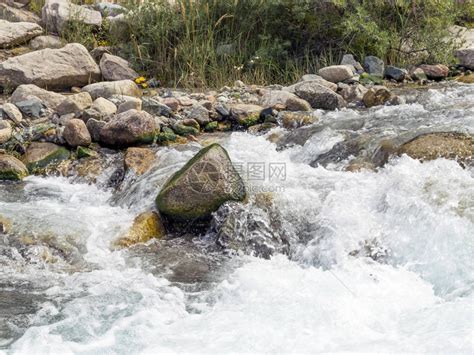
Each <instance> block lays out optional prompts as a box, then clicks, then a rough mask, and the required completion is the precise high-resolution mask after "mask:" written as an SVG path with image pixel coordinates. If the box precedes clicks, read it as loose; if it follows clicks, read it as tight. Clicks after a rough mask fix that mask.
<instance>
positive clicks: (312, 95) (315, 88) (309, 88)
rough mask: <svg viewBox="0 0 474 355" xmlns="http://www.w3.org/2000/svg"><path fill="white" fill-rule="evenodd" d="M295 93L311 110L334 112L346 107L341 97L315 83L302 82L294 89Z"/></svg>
mask: <svg viewBox="0 0 474 355" xmlns="http://www.w3.org/2000/svg"><path fill="white" fill-rule="evenodd" d="M295 92H296V95H298V96H299V97H300V98H302V99H303V100H306V101H308V102H309V104H310V105H311V107H313V108H321V109H325V110H335V109H337V108H342V107H344V106H345V105H346V102H345V101H344V99H343V98H342V96H340V95H338V94H336V93H335V92H334V91H332V90H331V89H328V88H327V87H324V86H322V85H320V84H318V83H317V82H316V81H306V82H302V83H301V84H300V85H298V86H297V87H296V90H295Z"/></svg>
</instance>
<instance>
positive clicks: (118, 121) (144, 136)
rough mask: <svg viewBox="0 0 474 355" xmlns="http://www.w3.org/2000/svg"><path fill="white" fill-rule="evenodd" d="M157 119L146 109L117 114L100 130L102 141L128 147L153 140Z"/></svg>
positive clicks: (111, 144)
mask: <svg viewBox="0 0 474 355" xmlns="http://www.w3.org/2000/svg"><path fill="white" fill-rule="evenodd" d="M155 130H156V127H155V119H154V118H153V116H152V115H150V114H149V113H147V112H145V111H137V110H128V111H126V112H122V113H120V114H118V115H115V117H113V118H112V119H111V120H110V121H109V122H107V123H106V124H105V125H104V126H103V127H102V129H101V130H100V142H102V143H104V144H106V145H109V146H118V147H127V146H131V145H135V144H141V143H142V144H144V143H151V142H153V139H154V136H155Z"/></svg>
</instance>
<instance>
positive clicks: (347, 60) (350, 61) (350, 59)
mask: <svg viewBox="0 0 474 355" xmlns="http://www.w3.org/2000/svg"><path fill="white" fill-rule="evenodd" d="M341 65H352V66H353V67H354V69H355V70H356V72H357V73H358V74H361V73H363V72H364V68H362V65H361V64H360V63H359V62H358V61H356V60H355V59H354V56H353V55H352V54H344V56H343V57H342V60H341Z"/></svg>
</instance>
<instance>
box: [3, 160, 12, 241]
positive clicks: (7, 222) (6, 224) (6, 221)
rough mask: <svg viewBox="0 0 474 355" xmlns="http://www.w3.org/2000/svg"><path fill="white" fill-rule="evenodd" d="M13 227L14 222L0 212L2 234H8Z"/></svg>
mask: <svg viewBox="0 0 474 355" xmlns="http://www.w3.org/2000/svg"><path fill="white" fill-rule="evenodd" d="M0 158H1V156H0ZM11 228H12V222H11V221H10V220H9V219H7V218H5V217H3V216H2V215H1V214H0V234H7V233H8V232H10V229H11Z"/></svg>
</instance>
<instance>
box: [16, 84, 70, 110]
mask: <svg viewBox="0 0 474 355" xmlns="http://www.w3.org/2000/svg"><path fill="white" fill-rule="evenodd" d="M31 96H35V97H37V98H38V99H40V100H41V101H42V102H43V104H44V105H45V106H46V107H47V108H50V109H52V110H53V111H56V110H57V108H58V106H59V105H60V104H61V103H62V102H63V101H64V100H66V97H65V96H63V95H61V94H58V93H55V92H52V91H48V90H45V89H42V88H40V87H38V86H36V85H33V84H28V85H20V86H18V87H17V88H16V89H15V91H14V92H13V94H12V96H11V97H10V101H11V102H12V103H14V104H17V103H18V102H20V101H25V100H28V99H30V98H31Z"/></svg>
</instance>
